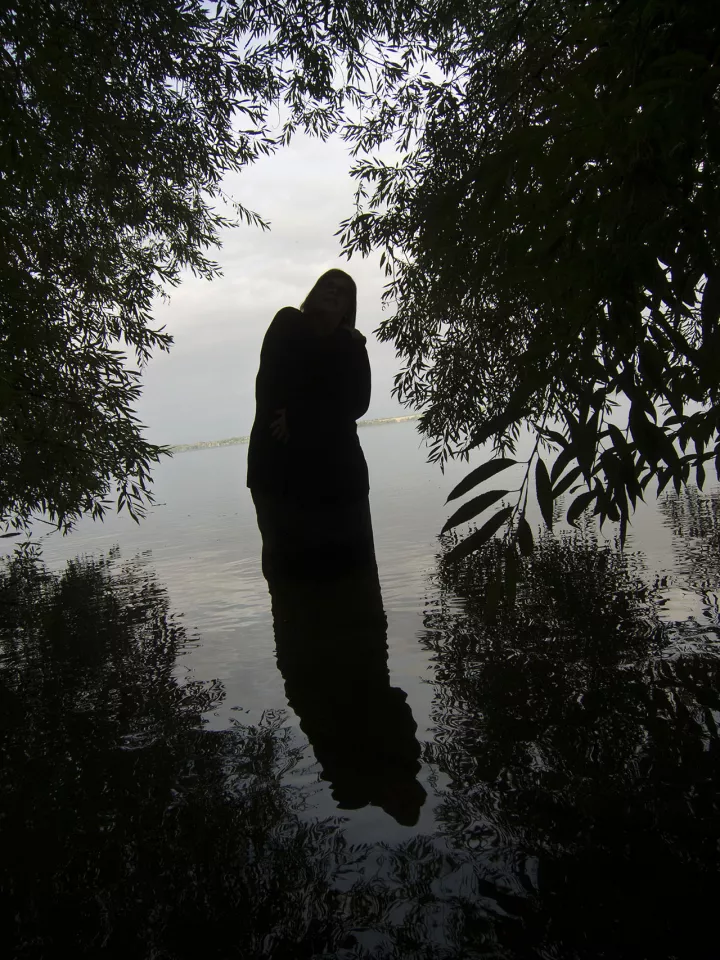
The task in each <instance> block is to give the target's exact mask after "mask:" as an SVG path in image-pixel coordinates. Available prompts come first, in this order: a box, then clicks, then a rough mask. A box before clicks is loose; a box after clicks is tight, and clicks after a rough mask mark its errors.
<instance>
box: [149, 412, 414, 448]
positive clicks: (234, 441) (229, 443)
mask: <svg viewBox="0 0 720 960" xmlns="http://www.w3.org/2000/svg"><path fill="white" fill-rule="evenodd" d="M420 416H421V414H419V413H410V414H406V415H404V416H401V417H376V418H375V419H373V420H358V424H357V425H358V426H359V427H375V426H380V425H381V424H383V423H402V422H404V421H406V420H419V419H420ZM249 439H250V437H249V436H247V437H225V438H224V439H222V440H198V441H197V442H196V443H175V444H169V445H168V449H169V451H170V453H185V452H186V451H188V450H206V449H209V448H212V447H234V446H238V445H240V444H243V443H247V442H248V441H249Z"/></svg>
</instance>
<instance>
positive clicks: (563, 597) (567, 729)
mask: <svg viewBox="0 0 720 960" xmlns="http://www.w3.org/2000/svg"><path fill="white" fill-rule="evenodd" d="M360 438H361V442H362V445H363V449H364V451H365V455H366V458H367V461H368V465H369V469H370V481H371V510H372V518H373V528H374V535H375V546H376V556H377V564H378V573H379V580H380V592H381V598H382V607H383V608H384V611H385V616H386V618H387V628H386V631H385V627H384V623H383V624H381V623H380V620H379V619H378V617H377V616H375V615H373V616H371V615H370V612H369V611H370V609H371V608H372V606H373V601H372V599H368V600H367V601H366V600H364V599H362V598H361V599H358V596H359V594H358V595H352V596H350V595H349V594H348V596H345V595H342V596H336V595H334V594H332V592H327V591H323V589H319V590H318V591H317V592H316V593H315V594H314V595H313V596H312V597H309V596H305V597H304V598H302V599H301V603H302V604H304V607H294V608H292V609H296V610H304V611H305V612H306V613H308V611H309V613H308V616H309V618H310V619H309V621H308V623H307V624H305V626H304V627H303V629H304V630H305V633H304V634H300V633H298V632H297V631H298V630H299V629H300V628H299V627H297V626H296V627H295V628H294V629H296V635H297V636H300V635H302V636H305V637H307V640H306V641H304V642H305V643H306V645H307V649H308V650H311V651H312V657H314V658H315V659H314V660H313V659H312V658H311V657H308V656H305V657H303V656H301V655H300V654H299V653H298V651H297V650H293V649H292V646H293V643H295V645H296V646H297V641H296V640H293V639H292V638H291V639H290V641H289V646H288V647H287V648H285V647H282V643H284V642H285V641H283V640H282V638H281V636H280V627H279V626H277V625H276V628H275V629H274V626H273V615H272V610H271V602H270V597H269V594H268V590H267V585H266V583H265V581H264V579H263V577H262V574H261V571H260V560H259V556H260V538H259V534H258V531H257V527H256V522H255V514H254V509H253V505H252V501H251V499H250V496H249V492H248V491H247V490H246V488H245V461H246V454H247V447H246V446H243V445H238V446H229V447H220V448H209V449H202V450H197V451H189V452H184V453H180V454H177V455H176V456H175V457H174V458H173V459H172V460H168V461H165V462H163V464H161V466H160V467H159V468H158V469H157V471H156V474H155V493H156V497H157V504H156V506H155V507H154V508H153V509H152V510H151V512H150V514H149V516H148V517H147V518H146V519H145V520H144V521H143V522H142V523H141V524H140V525H139V526H138V525H136V524H135V523H134V522H133V521H132V520H131V519H130V518H128V517H124V516H121V517H118V516H110V517H108V518H107V520H106V521H105V522H104V523H102V524H94V523H92V522H89V521H88V522H86V521H83V522H82V523H80V524H79V525H78V527H77V529H76V530H75V531H74V532H73V533H72V534H70V535H69V536H66V537H63V536H61V535H59V534H57V533H51V534H49V535H44V536H38V537H37V540H38V542H39V543H40V544H41V550H42V563H37V562H33V561H32V560H31V559H29V558H26V559H25V560H24V561H22V562H21V561H17V562H16V564H15V567H14V568H12V567H11V568H8V569H9V572H8V569H6V572H5V574H4V580H3V582H2V593H1V594H0V596H1V597H2V601H3V604H4V606H3V610H4V614H5V615H4V624H5V626H4V628H3V632H2V634H0V641H1V642H2V660H1V661H0V687H1V688H2V689H0V695H1V696H2V702H3V715H2V728H1V730H0V735H1V736H2V743H1V745H0V747H1V749H2V758H3V771H4V773H3V817H2V820H0V833H1V834H2V842H3V849H5V850H6V851H7V854H6V857H5V865H4V866H3V867H2V868H0V871H1V874H0V876H1V879H2V890H3V894H4V901H5V906H4V907H2V908H1V909H2V913H1V914H0V919H1V920H2V924H3V932H4V934H5V935H4V937H3V942H4V943H6V944H11V945H12V947H11V954H10V955H12V956H17V957H45V956H48V957H49V956H54V955H57V954H59V953H61V952H63V951H69V950H72V952H73V953H74V955H76V956H77V955H81V956H93V957H94V956H104V955H115V954H117V955H118V956H119V955H121V954H122V955H123V956H127V955H132V956H147V957H157V958H160V957H162V958H165V957H168V958H170V957H184V956H191V955H192V956H195V955H197V954H198V953H202V954H205V955H210V956H217V957H219V958H220V957H235V956H237V957H245V956H248V957H255V956H257V957H261V956H270V957H330V956H332V957H335V956H337V957H348V958H350V957H433V958H434V957H455V956H458V957H476V956H477V957H488V956H491V957H513V958H515V957H518V958H519V957H535V956H537V957H633V958H638V957H648V958H651V957H653V958H654V957H668V958H670V957H693V958H697V957H704V956H707V957H716V956H718V951H717V947H716V937H715V932H714V909H715V907H716V902H717V901H716V898H717V895H718V893H720V884H719V883H718V859H720V856H719V854H718V844H717V837H718V836H720V811H719V810H718V790H717V787H718V782H719V775H720V752H719V747H720V744H719V738H718V723H719V722H720V693H719V684H718V680H719V679H720V643H719V640H720V615H719V613H718V594H719V591H720V521H719V520H718V504H719V503H720V499H719V498H718V493H717V489H716V488H712V489H711V488H709V487H706V491H705V493H698V492H697V491H696V490H694V489H691V490H688V491H686V492H683V493H682V494H681V495H679V496H677V495H675V494H673V495H672V496H665V497H663V498H662V500H661V501H660V502H659V503H657V502H655V501H652V502H649V503H648V504H644V505H642V507H641V509H640V510H639V511H638V513H637V514H636V517H635V518H634V521H633V525H632V528H631V530H630V534H629V536H628V540H627V543H626V545H625V549H624V551H620V550H619V548H618V545H617V543H616V542H615V540H614V534H615V531H614V530H613V529H612V528H606V529H605V531H604V535H603V534H599V533H598V532H597V531H595V530H594V528H593V527H592V526H591V525H589V524H586V525H585V527H584V528H583V530H582V531H580V532H577V531H573V530H570V529H568V528H567V527H566V526H564V525H563V524H562V523H558V524H557V525H556V527H555V532H554V533H553V534H544V535H540V522H539V517H537V516H536V515H534V516H533V517H532V518H531V519H532V520H533V521H534V524H535V526H536V527H537V536H536V540H537V548H536V552H535V555H534V557H533V558H532V560H523V561H522V562H521V563H520V565H519V568H518V569H516V570H514V571H513V573H512V577H509V574H508V573H507V571H508V567H507V565H506V561H505V560H504V558H503V556H502V555H501V554H500V553H499V551H498V550H497V549H496V548H495V547H493V546H491V547H490V548H489V549H488V550H487V551H485V553H484V555H483V557H482V559H472V558H471V559H470V560H468V561H465V562H463V563H462V564H459V565H457V566H456V567H450V566H449V565H448V564H445V563H443V562H442V560H439V559H438V558H439V556H440V555H441V553H442V544H441V542H440V541H439V539H438V533H439V530H440V529H441V527H442V524H443V522H444V520H445V519H446V518H447V516H448V514H449V512H451V509H452V508H451V507H448V506H445V505H444V501H445V498H446V496H447V494H448V493H449V491H450V489H451V488H452V486H453V485H454V484H455V483H456V482H457V481H458V480H459V479H460V478H461V477H462V476H464V475H465V474H466V473H467V472H468V470H469V469H470V468H471V467H472V466H473V465H475V464H476V463H477V462H479V460H478V459H476V460H474V461H471V464H470V466H468V465H467V464H458V463H453V464H450V465H449V466H448V469H447V470H446V473H445V475H443V474H441V472H440V470H439V469H438V468H437V467H435V466H433V465H429V464H427V463H426V451H425V450H424V448H423V447H422V446H421V443H420V440H419V438H418V434H417V432H416V427H415V424H414V423H413V422H404V423H396V424H383V425H377V426H368V427H364V428H362V429H361V430H360ZM478 456H481V455H480V454H479V455H478ZM520 469H521V468H519V467H518V468H513V469H512V470H511V471H508V473H507V474H503V475H501V476H502V478H503V480H502V484H500V483H498V484H497V486H502V487H506V486H513V484H512V483H506V481H507V480H508V478H510V479H517V477H518V476H519V473H518V471H519V470H520ZM513 471H515V476H514V477H513ZM3 545H4V549H5V550H6V551H8V552H9V551H10V550H11V548H12V543H11V541H7V540H5V541H3ZM78 557H85V560H84V561H82V560H81V561H76V560H75V558H78ZM101 558H105V559H101ZM68 561H72V562H71V565H70V567H67V566H66V564H67V562H68ZM504 564H505V566H503V565H504ZM500 569H502V570H504V571H505V574H504V575H503V576H504V577H505V579H504V580H502V583H505V584H506V585H507V583H509V582H510V580H512V584H513V587H512V591H509V590H505V588H503V591H504V592H503V591H500V592H498V587H497V583H498V580H497V571H498V570H500ZM369 589H371V590H372V589H375V588H369ZM511 594H512V595H511ZM363 596H364V595H363ZM368 597H370V594H368ZM313 605H314V606H313ZM288 609H290V608H288ZM366 614H367V615H366ZM293 616H295V615H293ZM297 617H301V614H297ZM313 617H315V622H316V623H317V624H320V623H323V624H325V625H326V626H324V627H323V628H322V629H321V628H320V627H318V633H322V632H323V631H325V633H324V634H323V636H324V639H322V643H325V644H326V646H325V647H322V643H321V639H319V638H318V637H314V636H313V622H314V621H313ZM332 618H334V619H332ZM276 619H277V617H276ZM292 619H293V618H292V616H291V617H290V620H291V621H292ZM278 622H279V621H278ZM291 627H292V623H291ZM333 631H334V633H333ZM276 634H277V636H276ZM385 636H386V637H387V658H388V659H387V668H386V667H385V664H384V656H385V654H384V649H385V648H384V643H385ZM333 637H334V638H336V639H337V643H336V644H335V643H334V641H333V639H332V638H333ZM328 638H330V639H328ZM276 641H277V649H276ZM283 649H286V652H287V651H289V653H288V655H287V656H285V655H284V654H282V651H283ZM323 651H324V652H323ZM281 654H282V655H281ZM278 658H280V663H281V667H282V673H281V670H280V669H279V667H278ZM283 658H284V659H283ZM293 658H294V659H293ZM288 701H290V703H292V706H291V705H290V703H289V702H288ZM293 707H295V709H293ZM309 741H314V742H309Z"/></svg>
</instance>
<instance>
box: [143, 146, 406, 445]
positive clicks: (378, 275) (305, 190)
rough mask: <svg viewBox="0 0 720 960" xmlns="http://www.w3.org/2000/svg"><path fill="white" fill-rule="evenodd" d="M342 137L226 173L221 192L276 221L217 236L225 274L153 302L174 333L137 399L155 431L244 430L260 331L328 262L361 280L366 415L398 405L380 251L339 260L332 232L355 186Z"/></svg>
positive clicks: (389, 412)
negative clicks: (379, 334) (383, 324)
mask: <svg viewBox="0 0 720 960" xmlns="http://www.w3.org/2000/svg"><path fill="white" fill-rule="evenodd" d="M349 168H350V159H349V157H348V155H347V151H346V149H345V147H344V145H343V144H342V143H341V142H339V141H337V140H331V141H329V142H327V143H322V142H321V141H319V140H313V139H310V138H307V137H298V138H297V140H296V141H295V142H294V143H293V144H291V146H290V147H287V148H286V149H285V150H283V151H281V152H279V153H278V154H276V155H274V156H272V157H268V158H265V159H263V160H261V161H259V162H258V163H257V164H256V165H255V166H254V167H251V168H249V169H247V170H245V171H243V172H242V173H241V174H238V175H234V176H232V177H229V178H228V180H227V182H226V184H225V188H226V190H227V192H228V193H230V194H231V195H232V196H234V197H235V198H236V199H238V200H239V201H240V202H241V203H243V204H244V205H245V206H246V207H249V208H250V209H252V210H255V211H257V212H258V213H259V214H260V215H261V216H262V217H263V218H264V219H265V220H269V221H270V222H271V224H272V228H271V230H270V231H267V232H263V231H261V230H260V229H258V228H255V227H248V226H244V225H243V226H240V227H238V228H236V229H234V230H231V231H226V232H225V233H224V234H223V238H222V239H223V247H222V249H221V250H220V251H218V252H217V254H216V259H217V260H218V262H219V263H220V265H221V267H222V270H223V276H222V277H220V278H218V279H217V280H213V281H212V282H208V281H205V280H198V279H197V278H195V277H192V276H189V277H188V278H187V279H186V280H185V281H184V282H183V283H182V285H181V286H180V287H179V288H178V289H177V290H175V291H173V293H172V299H171V301H170V302H169V303H160V304H159V305H158V307H157V309H156V314H155V315H156V318H157V321H158V323H160V324H164V325H165V326H166V328H167V330H168V332H170V333H171V334H172V335H173V336H174V338H175V344H174V346H173V347H172V349H171V351H170V354H169V355H165V354H160V355H158V356H157V357H155V358H154V359H153V360H152V362H151V363H150V365H149V367H148V368H147V370H146V371H145V374H144V384H145V387H144V393H143V397H142V399H141V401H140V403H139V405H138V413H139V415H140V418H141V420H142V421H143V422H144V423H145V424H146V426H147V434H148V436H149V437H150V439H152V440H154V441H157V442H163V443H186V442H193V441H196V440H211V439H219V438H221V437H226V436H235V435H245V434H247V433H248V432H249V430H250V426H251V424H252V418H253V412H254V398H253V393H254V381H255V374H256V372H257V364H258V357H259V353H260V345H261V343H262V338H263V336H264V333H265V330H266V328H267V326H268V324H269V322H270V320H271V319H272V317H273V316H274V314H275V313H276V311H277V310H279V309H280V308H281V307H283V306H286V305H295V306H297V305H299V304H300V303H301V302H302V300H303V299H304V297H305V295H306V294H307V292H308V290H309V289H310V287H311V286H312V284H313V283H314V282H315V280H316V279H317V277H318V276H319V275H320V274H321V273H323V272H324V271H325V270H327V269H329V268H330V267H334V266H339V267H341V268H343V269H346V270H348V272H349V273H351V274H352V276H353V277H354V278H355V280H356V282H357V284H358V327H359V328H360V329H361V330H362V331H363V333H365V334H366V336H367V337H368V350H369V354H370V362H371V365H372V370H373V399H372V405H371V408H370V410H369V412H368V416H369V417H383V416H394V415H396V414H397V413H399V412H401V410H402V408H401V407H400V406H399V404H398V403H397V401H395V400H394V399H393V398H392V397H391V396H390V391H391V388H392V378H393V375H394V374H395V372H396V371H397V369H398V361H397V360H396V358H395V351H394V348H393V347H392V345H389V344H381V343H379V342H378V341H377V340H376V338H375V337H374V336H372V331H373V330H374V329H375V328H376V327H377V326H378V324H379V323H380V321H381V319H382V318H383V316H384V315H387V314H383V312H382V308H381V295H382V290H383V284H384V282H385V276H384V273H383V271H382V270H381V269H380V267H379V263H378V258H377V257H372V258H368V259H367V260H361V259H358V258H353V260H351V261H350V263H349V264H348V263H347V261H346V260H344V259H342V258H341V256H340V242H339V238H338V237H336V236H335V233H336V231H337V229H338V227H339V224H340V221H341V220H343V219H344V218H346V217H347V216H349V215H350V214H351V213H352V211H353V191H354V182H353V180H352V179H351V177H350V176H349Z"/></svg>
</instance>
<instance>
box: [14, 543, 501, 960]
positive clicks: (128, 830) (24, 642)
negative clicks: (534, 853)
mask: <svg viewBox="0 0 720 960" xmlns="http://www.w3.org/2000/svg"><path fill="white" fill-rule="evenodd" d="M0 610H2V613H3V617H2V620H1V621H0V761H1V763H2V780H1V781H0V812H1V815H0V843H1V844H2V850H3V857H2V861H1V862H0V933H1V934H2V941H3V944H4V945H6V950H7V952H8V954H9V955H11V956H23V957H26V958H28V960H34V958H43V957H47V956H48V955H49V954H50V953H52V954H56V953H62V952H65V953H68V952H69V953H71V954H72V955H73V956H75V957H91V958H95V957H97V956H98V953H101V954H103V955H107V956H112V957H115V956H123V957H124V956H133V957H140V958H146V957H147V958H149V957H166V958H168V960H181V958H185V957H188V958H195V957H198V956H207V957H209V958H218V960H219V958H238V960H241V958H256V957H268V958H276V960H289V958H292V960H295V958H305V957H307V958H310V957H318V958H320V957H356V958H363V957H365V958H368V960H369V958H375V957H378V956H381V955H382V956H383V957H388V958H395V957H396V958H402V960H406V958H408V960H446V958H448V957H451V956H452V957H454V956H459V955H462V956H463V957H465V956H467V957H468V958H476V957H478V958H479V957H488V956H492V957H498V958H501V957H505V958H508V960H509V958H510V957H512V956H513V953H512V951H511V950H510V949H506V948H505V947H504V946H503V944H504V942H505V940H506V937H505V936H504V935H503V933H504V931H505V929H506V927H508V926H511V923H512V919H508V918H507V917H506V916H504V915H502V916H499V915H497V913H496V911H493V909H492V907H493V900H492V896H493V894H494V892H495V891H494V890H493V889H492V887H491V885H490V883H488V882H486V883H485V884H484V888H482V887H481V889H482V893H483V896H481V897H479V896H478V885H477V884H476V883H475V881H474V879H473V877H474V871H475V870H477V871H478V874H479V875H480V876H482V875H483V874H484V873H485V872H486V866H485V864H484V863H482V862H478V863H475V862H474V861H473V856H472V852H468V851H467V850H463V849H462V848H458V849H457V850H455V849H452V848H451V847H450V846H448V845H443V844H441V843H436V842H435V840H434V839H432V838H427V837H421V836H414V837H411V838H409V839H407V840H406V841H405V842H403V843H399V844H397V845H395V844H393V845H390V844H382V845H381V844H375V843H358V842H357V841H355V842H350V839H349V838H346V837H345V835H344V833H343V829H342V823H341V821H340V820H339V819H337V818H326V819H322V820H318V819H317V818H316V816H315V815H314V811H313V806H314V805H313V800H314V797H313V794H314V793H315V790H316V787H314V786H313V783H312V781H313V780H315V777H314V776H313V774H312V773H311V772H310V771H308V768H307V766H306V761H304V759H303V757H304V754H305V752H306V749H305V747H304V746H303V745H302V744H298V743H297V741H296V739H295V738H294V736H293V735H292V732H291V730H290V728H289V727H288V726H287V725H285V723H284V714H283V711H279V710H278V711H272V710H268V711H267V712H266V713H265V715H264V717H263V719H262V720H261V721H260V722H259V723H258V724H255V725H250V724H244V723H237V722H235V723H232V724H231V725H230V726H229V728H228V729H224V730H221V731H220V730H208V729H205V728H204V726H203V724H204V715H207V714H208V713H212V712H214V711H216V710H217V708H218V705H219V704H220V703H221V702H222V700H223V698H224V695H225V692H224V689H223V687H222V684H220V683H218V682H199V681H197V680H194V679H192V676H191V675H190V676H188V673H187V669H183V670H182V671H181V670H179V664H178V657H179V656H181V654H182V653H183V649H184V647H185V646H186V644H187V643H188V642H191V643H193V644H194V643H197V640H198V638H197V637H195V636H192V635H188V633H187V632H186V630H185V628H184V627H183V626H182V617H181V615H180V616H179V615H178V614H176V613H174V612H173V611H172V609H171V607H170V605H169V603H168V597H167V592H166V590H165V589H164V588H163V587H162V585H161V584H159V583H158V582H157V580H156V579H155V577H154V575H153V572H152V569H151V568H149V567H148V565H147V561H146V560H145V559H144V560H135V561H131V562H125V563H122V562H121V561H120V559H119V556H118V555H117V554H114V555H111V556H109V557H107V558H97V559H96V558H82V559H76V560H74V561H72V562H70V563H69V564H68V565H67V566H66V567H65V569H63V570H60V571H58V572H53V571H50V570H48V569H47V568H46V567H45V566H44V565H43V564H42V562H41V561H40V560H39V558H38V557H37V556H34V555H33V553H32V551H30V550H27V549H26V548H25V549H23V550H21V551H19V552H18V553H17V555H16V556H15V557H14V558H13V559H12V560H10V561H9V562H7V561H5V562H2V563H1V564H0ZM336 646H337V645H336ZM385 672H386V673H387V666H385ZM181 678H182V679H181ZM305 679H306V682H307V684H308V685H307V686H306V688H305V693H304V697H305V699H307V698H308V697H310V696H311V695H312V693H313V691H314V689H315V688H313V686H312V683H313V680H312V678H310V677H306V678H305ZM301 685H302V684H301V678H300V677H299V676H298V675H297V674H296V676H295V678H294V681H293V688H294V693H295V695H300V694H301V690H300V687H301ZM341 692H342V691H341ZM353 709H354V708H353ZM345 712H346V714H347V712H348V710H347V708H346V711H345ZM347 721H348V718H347V716H346V717H345V723H346V724H347ZM390 737H392V732H390ZM351 747H352V744H350V745H349V749H351ZM343 756H344V757H345V759H347V760H349V761H350V762H352V761H353V758H352V755H351V753H345V754H344V755H343ZM301 764H302V766H301ZM368 773H369V774H370V775H372V772H371V771H368ZM298 774H299V776H298ZM440 917H441V918H442V922H441V923H439V922H438V918H440Z"/></svg>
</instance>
